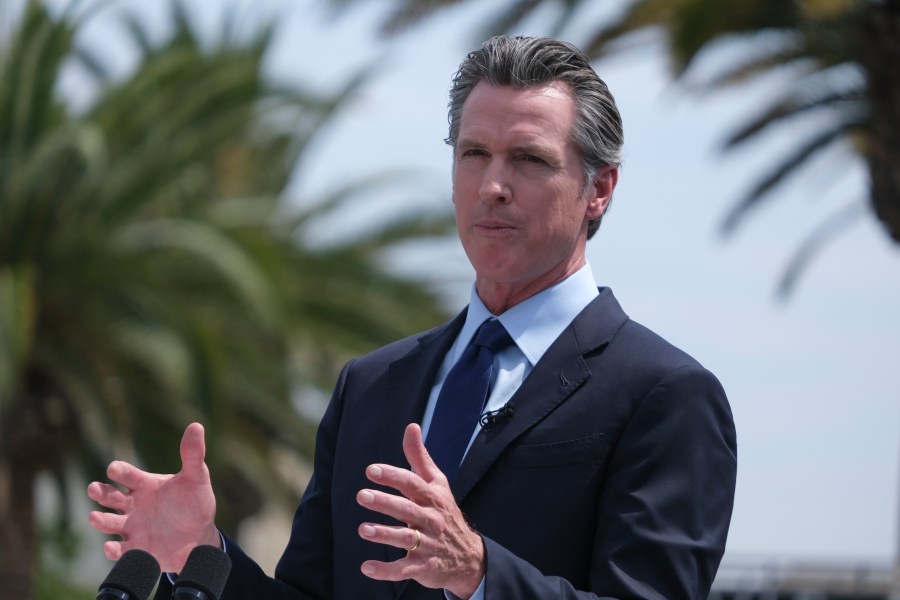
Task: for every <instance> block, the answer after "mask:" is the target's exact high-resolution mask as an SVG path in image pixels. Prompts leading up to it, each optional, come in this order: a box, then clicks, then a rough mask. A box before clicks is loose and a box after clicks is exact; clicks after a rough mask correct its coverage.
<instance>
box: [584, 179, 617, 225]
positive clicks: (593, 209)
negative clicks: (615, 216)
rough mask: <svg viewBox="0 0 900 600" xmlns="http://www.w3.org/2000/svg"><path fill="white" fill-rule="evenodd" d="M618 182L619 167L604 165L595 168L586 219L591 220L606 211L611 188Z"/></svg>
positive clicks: (611, 193)
mask: <svg viewBox="0 0 900 600" xmlns="http://www.w3.org/2000/svg"><path fill="white" fill-rule="evenodd" d="M618 182H619V167H617V166H615V165H606V166H604V167H599V168H598V169H597V174H596V175H594V185H593V187H592V188H591V189H590V192H589V195H590V197H589V198H588V204H587V210H586V212H585V217H586V218H587V220H588V221H593V220H594V219H596V218H597V217H600V216H602V215H603V213H605V212H606V208H607V207H608V206H609V203H610V201H611V200H612V195H613V190H615V189H616V184H617V183H618Z"/></svg>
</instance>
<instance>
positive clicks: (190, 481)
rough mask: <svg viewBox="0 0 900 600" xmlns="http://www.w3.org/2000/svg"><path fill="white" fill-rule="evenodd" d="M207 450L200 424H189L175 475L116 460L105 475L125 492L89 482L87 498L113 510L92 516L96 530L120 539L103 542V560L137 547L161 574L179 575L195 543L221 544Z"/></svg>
mask: <svg viewBox="0 0 900 600" xmlns="http://www.w3.org/2000/svg"><path fill="white" fill-rule="evenodd" d="M205 454H206V442H205V440H204V437H203V426H202V425H200V424H199V423H191V424H190V425H188V427H187V429H185V431H184V437H182V439H181V463H182V466H181V471H180V472H179V473H178V474H177V475H159V474H156V473H147V472H146V471H142V470H140V469H138V468H137V467H135V466H133V465H130V464H128V463H126V462H122V461H114V462H112V463H111V464H110V465H109V468H108V469H107V470H106V474H107V476H108V477H109V479H110V480H111V481H112V482H114V483H116V484H118V485H119V486H121V487H123V488H125V491H122V490H121V489H120V488H118V487H116V486H114V485H110V484H106V483H100V482H97V481H95V482H93V483H91V484H90V485H89V486H88V489H87V492H88V497H89V498H90V499H91V500H93V501H94V502H97V503H98V504H100V505H102V506H104V507H106V508H109V509H112V510H114V511H116V512H100V511H94V512H92V513H91V515H90V523H91V526H92V527H93V528H94V529H96V530H98V531H100V532H101V533H106V534H110V535H118V536H121V538H122V539H121V540H118V541H108V542H106V543H105V544H104V545H103V552H104V553H105V554H106V557H107V558H109V559H110V560H118V559H119V557H121V556H122V554H124V553H125V552H126V551H128V550H131V549H132V548H140V549H141V550H145V551H146V552H149V553H150V554H152V555H153V556H154V557H155V558H156V560H157V561H159V565H160V568H161V569H162V570H163V571H164V572H171V573H178V572H180V571H181V569H182V567H183V566H184V563H185V561H186V560H187V557H188V554H190V552H191V550H193V549H194V547H195V546H198V545H201V544H209V545H212V546H215V547H217V548H221V546H222V544H221V538H220V537H219V532H218V530H217V529H216V525H215V516H216V498H215V494H214V493H213V489H212V484H211V483H210V479H209V469H208V468H207V467H206V463H204V462H203V459H204V456H205Z"/></svg>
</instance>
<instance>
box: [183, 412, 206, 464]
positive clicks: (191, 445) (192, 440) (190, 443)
mask: <svg viewBox="0 0 900 600" xmlns="http://www.w3.org/2000/svg"><path fill="white" fill-rule="evenodd" d="M205 457H206V439H205V437H204V431H203V425H201V424H200V423H191V424H190V425H188V426H187V429H185V430H184V435H183V436H182V438H181V473H182V475H185V476H186V477H196V476H203V477H205V476H206V472H207V471H206V465H205V464H204V463H203V460H204V458H205Z"/></svg>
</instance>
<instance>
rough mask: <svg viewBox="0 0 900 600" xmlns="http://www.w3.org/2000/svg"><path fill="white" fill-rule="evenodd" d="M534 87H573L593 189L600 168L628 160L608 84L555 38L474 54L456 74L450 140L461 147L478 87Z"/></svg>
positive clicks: (575, 134)
mask: <svg viewBox="0 0 900 600" xmlns="http://www.w3.org/2000/svg"><path fill="white" fill-rule="evenodd" d="M481 81H485V82H487V83H489V84H491V85H494V86H514V87H521V88H525V87H533V86H539V85H543V84H547V83H552V82H556V81H559V82H563V83H565V84H567V85H568V87H569V89H570V91H571V93H572V97H573V99H574V101H575V109H576V112H577V118H576V122H575V127H574V130H573V131H572V141H573V142H574V143H575V146H576V147H577V148H578V151H579V154H580V155H581V162H582V167H583V170H584V175H585V187H584V189H585V190H587V189H588V187H589V186H591V185H592V184H593V180H594V176H595V175H596V173H597V169H598V168H600V167H603V166H607V165H614V166H617V167H618V166H619V165H621V162H622V144H623V143H624V136H623V133H622V117H621V116H620V115H619V109H618V108H617V107H616V102H615V100H614V99H613V96H612V94H611V93H610V91H609V88H608V87H607V86H606V83H604V82H603V80H602V79H600V77H599V76H598V75H597V72H596V71H594V69H593V67H591V63H590V59H588V57H587V56H586V55H585V54H584V53H583V52H581V50H579V49H578V48H576V47H575V46H573V45H572V44H569V43H567V42H563V41H560V40H555V39H552V38H547V37H541V38H533V37H522V36H515V37H514V36H497V37H493V38H491V39H489V40H488V41H486V42H485V43H484V44H483V45H482V46H481V48H480V49H479V50H475V51H474V52H470V53H469V55H468V56H466V58H465V60H464V61H463V62H462V64H460V66H459V70H458V71H457V72H456V75H454V77H453V82H452V85H451V88H450V101H449V103H448V108H449V112H448V115H447V117H448V120H449V122H450V134H449V136H448V137H447V139H446V140H444V141H445V142H447V144H449V145H451V146H453V147H454V148H455V147H456V142H457V140H458V139H459V122H460V119H461V117H462V109H463V105H464V104H465V103H466V100H467V99H468V97H469V94H470V93H471V92H472V90H473V89H474V88H475V86H476V85H477V84H478V83H479V82H481ZM602 217H603V215H601V216H600V217H597V218H596V219H594V220H592V221H591V222H590V224H589V225H588V238H591V237H592V236H593V235H594V233H596V232H597V229H598V228H599V227H600V220H601V219H602Z"/></svg>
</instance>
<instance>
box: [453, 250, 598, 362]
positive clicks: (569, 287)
mask: <svg viewBox="0 0 900 600" xmlns="http://www.w3.org/2000/svg"><path fill="white" fill-rule="evenodd" d="M598 294H599V292H598V291H597V284H596V283H594V273H593V271H591V266H590V264H588V263H587V262H586V263H585V265H584V266H583V267H581V268H580V269H579V270H578V271H576V272H575V273H573V274H572V275H570V276H569V277H567V278H566V279H563V280H562V281H560V282H559V283H557V284H556V285H553V286H551V287H549V288H547V289H545V290H542V291H541V292H538V293H537V294H535V295H534V296H532V297H530V298H528V299H527V300H524V301H522V302H520V303H519V304H516V305H515V306H513V307H512V308H510V309H509V310H507V311H506V312H504V313H503V314H501V315H499V316H497V315H492V314H491V312H490V311H489V310H488V309H487V307H486V306H485V305H484V303H483V302H482V301H481V298H479V297H478V292H477V291H476V290H475V286H474V285H472V291H471V293H470V296H469V310H468V312H467V313H466V322H465V323H464V324H463V327H462V329H461V330H460V332H459V337H458V338H457V340H456V349H455V352H454V354H455V356H454V357H453V358H454V361H455V360H456V359H458V358H459V355H460V354H462V352H463V351H464V350H465V348H466V347H467V346H468V345H469V342H470V341H471V340H472V337H473V336H474V335H475V332H476V331H478V328H479V327H480V326H481V324H482V323H484V322H485V321H487V320H488V319H490V318H491V317H494V316H496V317H497V319H498V320H499V321H500V322H501V323H502V324H503V326H504V327H505V328H506V331H508V332H509V335H510V337H512V339H513V341H515V343H516V346H517V347H518V348H519V350H521V351H522V354H524V355H525V358H527V359H528V361H529V362H530V363H531V366H532V367H533V366H534V365H536V364H537V362H538V361H539V360H540V359H541V357H542V356H543V355H544V353H545V352H546V351H547V349H548V348H550V346H551V344H553V342H554V341H556V338H558V337H559V334H561V333H562V332H563V330H564V329H565V328H566V327H568V326H569V324H570V323H571V322H572V321H573V320H574V319H575V317H576V316H578V313H580V312H581V311H582V310H584V307H586V306H587V305H588V304H590V303H591V301H592V300H593V299H594V298H596V297H597V295H598Z"/></svg>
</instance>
